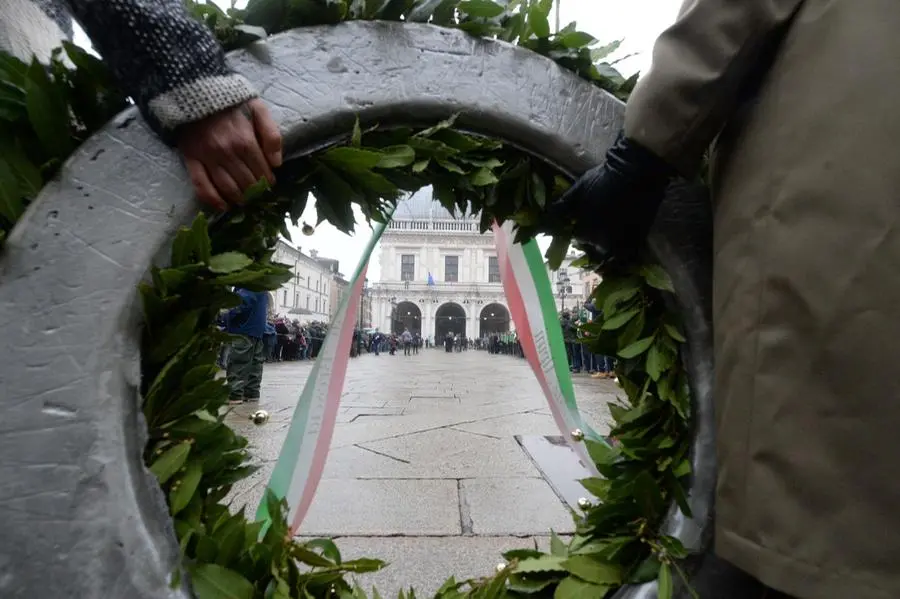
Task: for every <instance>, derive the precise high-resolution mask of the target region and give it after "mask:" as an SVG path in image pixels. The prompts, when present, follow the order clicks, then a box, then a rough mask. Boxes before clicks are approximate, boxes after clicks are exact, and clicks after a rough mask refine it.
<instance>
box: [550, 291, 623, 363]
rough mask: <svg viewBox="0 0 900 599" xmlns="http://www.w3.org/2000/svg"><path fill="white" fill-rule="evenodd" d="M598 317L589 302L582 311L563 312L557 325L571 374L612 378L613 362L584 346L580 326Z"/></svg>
mask: <svg viewBox="0 0 900 599" xmlns="http://www.w3.org/2000/svg"><path fill="white" fill-rule="evenodd" d="M598 315H599V312H598V310H596V309H595V308H594V305H593V304H592V303H591V302H585V304H584V307H583V309H581V310H578V311H575V312H572V311H571V310H563V311H562V312H560V315H559V324H560V326H561V327H562V330H563V339H564V340H565V343H566V355H567V356H568V358H569V370H571V371H572V372H573V373H580V372H585V373H588V374H590V375H591V376H592V377H594V378H614V377H615V373H614V370H615V361H614V360H613V359H612V358H611V357H609V356H602V355H600V354H595V353H593V352H592V351H591V350H590V349H588V348H587V347H586V346H585V345H584V342H585V333H584V331H583V330H582V329H581V325H583V324H585V323H588V322H591V321H592V320H594V319H595V318H597V316H598Z"/></svg>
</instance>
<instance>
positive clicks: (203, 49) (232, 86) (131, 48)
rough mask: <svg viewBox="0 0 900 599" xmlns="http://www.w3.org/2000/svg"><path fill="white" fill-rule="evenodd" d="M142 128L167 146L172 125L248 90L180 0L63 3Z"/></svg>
mask: <svg viewBox="0 0 900 599" xmlns="http://www.w3.org/2000/svg"><path fill="white" fill-rule="evenodd" d="M66 2H67V4H68V5H69V7H70V9H71V11H72V15H73V16H74V17H75V19H76V20H78V22H79V23H81V25H82V27H84V29H85V31H86V32H87V34H88V36H89V37H90V38H91V41H92V42H93V44H94V47H95V48H96V49H97V50H98V51H99V52H100V54H101V55H102V56H103V59H104V61H105V62H106V63H107V64H108V65H109V66H110V68H111V69H112V71H113V74H114V75H115V76H116V78H117V79H118V80H119V82H120V83H121V85H122V86H123V88H124V89H125V91H126V92H127V93H128V94H129V95H130V96H131V97H132V98H133V99H134V101H135V102H136V103H137V105H138V108H140V110H141V114H143V116H144V118H145V119H146V120H147V122H148V123H149V124H150V126H151V127H152V128H153V129H154V130H155V131H156V132H157V133H158V134H160V135H161V136H162V137H163V139H166V140H167V141H171V137H172V133H173V131H174V130H175V129H176V128H177V127H179V126H180V125H184V124H187V123H191V122H194V121H198V120H200V119H203V118H205V117H207V116H210V115H212V114H215V113H217V112H220V111H222V110H224V109H226V108H230V107H232V106H236V105H238V104H241V103H243V102H245V101H247V100H249V99H251V98H253V97H255V95H256V92H255V91H254V89H253V87H252V86H251V85H250V82H248V81H247V80H246V79H245V78H244V77H242V76H240V75H237V74H236V73H234V72H233V71H232V70H231V69H229V67H228V65H227V64H226V63H225V53H224V51H223V50H222V48H221V46H219V44H218V42H217V41H216V39H215V38H214V37H213V35H212V33H211V32H210V31H209V30H208V29H207V28H206V26H205V25H203V24H202V23H200V22H198V21H196V20H195V19H193V18H192V17H191V16H190V14H188V12H187V10H186V9H185V7H184V4H183V2H182V0H66Z"/></svg>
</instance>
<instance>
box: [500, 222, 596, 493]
mask: <svg viewBox="0 0 900 599" xmlns="http://www.w3.org/2000/svg"><path fill="white" fill-rule="evenodd" d="M493 229H494V240H495V243H496V246H497V256H498V262H499V266H500V280H501V281H502V282H503V290H504V291H505V292H506V301H507V303H508V304H509V311H510V314H511V315H512V318H513V322H515V324H516V332H517V333H518V337H519V343H520V344H521V345H522V353H523V354H525V359H526V360H527V361H528V364H529V366H531V370H532V371H533V372H534V375H535V376H536V377H537V380H538V384H540V386H541V390H542V391H543V392H544V397H545V398H546V400H547V405H548V406H549V408H550V413H551V414H552V415H553V420H554V421H555V422H556V426H557V428H558V429H559V432H560V434H562V436H563V438H565V439H566V441H567V442H568V443H569V446H570V447H571V448H572V450H573V451H574V452H575V454H576V455H577V456H578V458H579V459H580V460H581V463H582V464H583V465H584V467H585V468H587V469H588V470H589V471H590V472H591V473H592V474H593V475H594V476H599V475H600V474H599V472H597V467H596V466H595V465H594V461H593V460H592V459H591V458H590V456H589V455H588V453H587V449H586V448H585V445H584V443H582V442H580V441H576V440H575V439H573V438H572V434H571V433H572V431H574V430H575V429H580V430H581V431H582V432H583V433H584V436H585V438H586V439H590V440H592V441H597V442H599V443H603V444H606V440H605V439H604V438H603V437H602V436H600V435H599V434H598V433H597V432H596V431H595V430H594V429H593V428H591V427H590V426H589V425H588V424H587V422H585V421H584V418H582V416H581V412H580V411H579V410H578V403H577V402H576V400H575V388H574V387H573V386H572V375H571V372H570V370H569V359H568V357H567V355H566V345H565V341H564V340H563V333H562V327H561V326H560V324H559V313H558V311H557V309H556V300H555V298H554V297H553V288H552V287H551V285H550V277H549V276H548V273H547V268H546V266H545V264H544V260H543V257H542V256H541V250H540V248H539V247H538V244H537V242H536V241H534V240H531V241H529V242H528V243H525V244H521V243H515V241H514V240H515V234H514V231H513V223H512V222H509V221H508V222H506V223H505V224H504V225H503V226H502V227H501V226H498V225H497V224H496V223H495V224H494V227H493Z"/></svg>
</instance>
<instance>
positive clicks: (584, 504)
mask: <svg viewBox="0 0 900 599" xmlns="http://www.w3.org/2000/svg"><path fill="white" fill-rule="evenodd" d="M578 507H580V508H581V509H583V510H586V509H588V508H589V507H591V500H590V499H588V498H587V497H582V498H580V499H579V500H578Z"/></svg>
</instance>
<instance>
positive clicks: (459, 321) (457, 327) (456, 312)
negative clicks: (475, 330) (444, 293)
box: [434, 302, 467, 342]
mask: <svg viewBox="0 0 900 599" xmlns="http://www.w3.org/2000/svg"><path fill="white" fill-rule="evenodd" d="M466 320H467V318H466V310H465V308H463V307H462V306H460V305H459V304H457V303H456V302H446V303H443V304H441V305H440V306H438V309H437V310H436V311H435V312H434V338H435V340H436V341H437V342H440V340H441V339H443V338H444V337H446V336H447V333H453V334H454V335H462V336H463V337H465V336H466Z"/></svg>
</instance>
